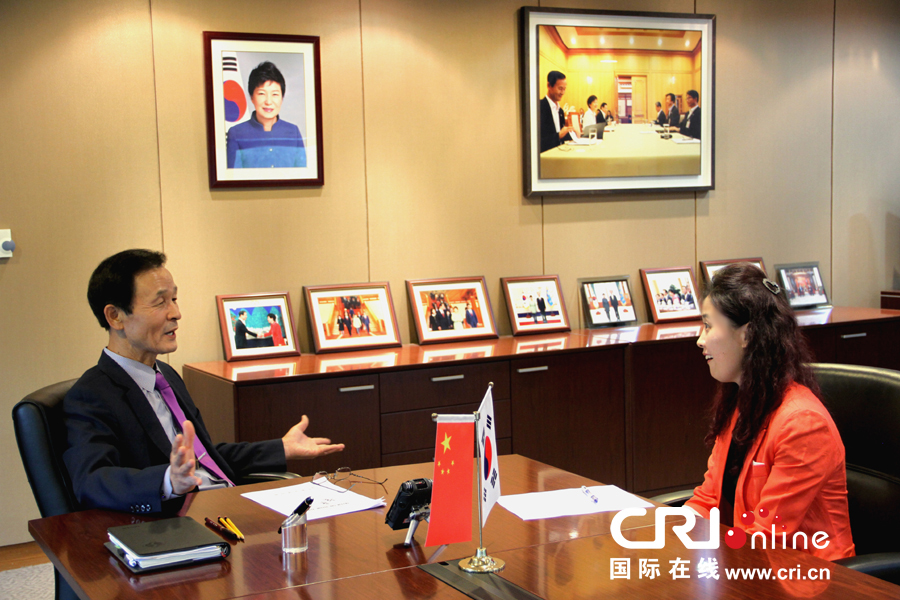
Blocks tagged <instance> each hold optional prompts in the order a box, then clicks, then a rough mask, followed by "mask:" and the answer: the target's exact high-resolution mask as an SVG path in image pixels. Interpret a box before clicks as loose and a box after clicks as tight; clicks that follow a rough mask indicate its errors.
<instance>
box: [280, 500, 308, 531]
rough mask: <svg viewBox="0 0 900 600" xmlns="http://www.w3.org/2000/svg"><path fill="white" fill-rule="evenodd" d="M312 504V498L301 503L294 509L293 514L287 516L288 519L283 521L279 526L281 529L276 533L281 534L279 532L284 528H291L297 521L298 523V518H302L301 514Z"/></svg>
mask: <svg viewBox="0 0 900 600" xmlns="http://www.w3.org/2000/svg"><path fill="white" fill-rule="evenodd" d="M312 503H313V498H312V496H310V497H309V498H307V499H306V500H304V501H303V502H301V503H300V504H299V506H297V508H295V509H294V512H292V513H291V514H289V515H288V518H287V519H285V520H284V523H282V524H281V527H279V528H278V533H281V530H282V529H284V528H285V527H292V526H293V525H294V524H295V523H296V522H297V521H299V520H300V517H302V516H303V513H305V512H306V511H307V510H309V507H310V506H311V505H312Z"/></svg>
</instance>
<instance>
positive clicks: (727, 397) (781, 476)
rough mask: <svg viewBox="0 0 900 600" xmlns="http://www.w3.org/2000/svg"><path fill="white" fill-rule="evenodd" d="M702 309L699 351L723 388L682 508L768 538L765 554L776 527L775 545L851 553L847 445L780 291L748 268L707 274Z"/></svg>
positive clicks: (832, 554) (829, 554) (831, 554)
mask: <svg viewBox="0 0 900 600" xmlns="http://www.w3.org/2000/svg"><path fill="white" fill-rule="evenodd" d="M701 312H702V317H703V332H702V333H701V335H700V338H699V339H698V340H697V345H698V346H699V347H700V348H701V349H702V350H703V356H704V358H705V359H706V361H707V364H708V365H709V371H710V374H711V375H712V376H713V377H714V378H715V379H716V380H717V381H719V389H718V392H717V394H716V397H715V400H714V404H713V409H712V425H711V427H710V431H709V434H708V435H707V442H708V443H711V444H713V449H712V454H711V455H710V457H709V462H708V466H707V471H706V475H705V476H704V479H703V483H702V484H701V485H700V486H699V487H697V488H696V489H695V490H694V496H693V497H692V498H691V499H690V500H689V501H688V502H687V504H686V505H687V506H688V507H690V508H692V509H694V510H695V511H696V512H697V513H699V514H700V515H701V516H703V517H707V518H708V517H709V511H710V509H711V508H713V507H718V508H719V509H720V511H721V518H722V522H723V523H724V524H726V525H729V526H732V527H738V528H741V529H744V530H745V531H746V533H747V534H748V536H752V534H753V533H754V532H763V533H765V535H766V541H767V544H768V547H771V544H772V538H773V535H772V532H773V527H774V531H775V534H776V536H775V539H776V540H777V545H776V547H778V548H781V547H782V546H786V547H788V548H793V547H796V549H797V550H806V551H808V552H810V553H811V554H814V555H816V556H819V557H821V558H825V559H827V560H835V559H838V558H844V557H847V556H853V555H854V554H855V551H854V546H853V538H852V536H851V533H850V517H849V513H848V509H847V478H846V470H845V465H844V445H843V443H842V442H841V436H840V434H839V433H838V430H837V427H835V424H834V421H833V420H832V419H831V415H829V414H828V410H827V409H826V408H825V407H824V406H823V405H822V402H821V401H820V400H819V398H818V394H819V386H818V385H817V383H816V380H815V377H814V376H813V373H812V370H811V369H810V368H809V366H808V363H809V361H810V353H809V350H808V348H807V346H806V342H805V340H804V338H803V336H802V334H801V333H800V329H799V327H798V326H797V320H796V319H795V318H794V314H793V311H792V310H791V308H790V306H789V305H788V303H787V300H786V299H785V298H784V296H783V295H782V294H781V293H780V289H779V286H778V284H776V283H774V282H773V281H770V280H768V279H766V276H765V274H764V273H763V272H762V270H760V269H759V268H757V267H755V266H753V265H750V264H747V263H740V264H734V265H730V266H728V267H726V268H724V269H722V270H720V271H719V272H718V273H716V275H715V277H713V280H712V283H711V284H710V287H709V289H708V290H707V293H706V297H705V298H704V299H703V303H702V306H701ZM797 532H802V533H803V534H805V535H800V536H796V538H795V534H796V533H797ZM818 532H824V534H826V535H827V538H823V537H822V535H821V534H819V535H818V536H817V537H815V538H814V536H816V534H818ZM782 533H786V534H787V535H786V537H785V536H782ZM757 537H759V536H757ZM795 540H796V541H795ZM804 540H805V543H804ZM814 540H818V543H815V544H814V543H813V541H814ZM785 542H786V543H785ZM757 547H759V544H757Z"/></svg>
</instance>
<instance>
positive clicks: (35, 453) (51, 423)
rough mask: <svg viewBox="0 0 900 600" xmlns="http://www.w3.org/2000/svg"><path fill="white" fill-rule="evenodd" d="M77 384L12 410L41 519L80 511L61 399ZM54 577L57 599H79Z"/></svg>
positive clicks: (39, 394) (31, 397)
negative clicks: (66, 456) (68, 457)
mask: <svg viewBox="0 0 900 600" xmlns="http://www.w3.org/2000/svg"><path fill="white" fill-rule="evenodd" d="M76 381H77V380H76V379H70V380H69V381H63V382H61V383H55V384H53V385H49V386H47V387H45V388H42V389H39V390H38V391H36V392H32V393H30V394H28V395H27V396H25V398H23V399H22V401H21V402H19V403H18V404H16V405H15V406H14V407H13V411H12V417H13V426H14V428H15V430H16V442H18V444H19V454H20V455H21V456H22V464H23V465H24V466H25V474H26V475H28V483H30V484H31V493H32V494H34V499H35V501H36V502H37V505H38V510H39V511H40V513H41V516H42V517H53V516H56V515H62V514H65V513H70V512H72V511H75V510H78V502H77V501H76V500H75V495H74V494H73V493H72V482H71V481H70V480H69V471H68V470H67V469H66V465H65V464H63V460H62V454H63V452H65V450H66V424H65V421H64V418H63V412H62V399H63V398H65V396H66V393H67V392H68V391H69V389H70V388H71V387H72V386H73V385H74V384H75V382H76ZM53 575H54V579H55V582H56V586H55V588H56V594H55V597H56V600H78V596H77V595H76V594H75V592H74V591H73V590H72V588H71V587H69V584H68V583H67V582H66V580H65V579H63V578H62V576H61V575H60V573H59V571H58V570H56V569H54V570H53Z"/></svg>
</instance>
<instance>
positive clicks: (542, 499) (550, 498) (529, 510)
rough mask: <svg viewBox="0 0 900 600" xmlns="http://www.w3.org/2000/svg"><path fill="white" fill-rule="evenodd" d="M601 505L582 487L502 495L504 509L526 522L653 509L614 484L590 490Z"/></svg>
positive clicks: (651, 505)
mask: <svg viewBox="0 0 900 600" xmlns="http://www.w3.org/2000/svg"><path fill="white" fill-rule="evenodd" d="M588 489H589V490H590V491H591V493H592V494H594V496H596V497H597V499H598V500H599V502H596V503H595V502H594V501H593V500H591V498H589V497H588V496H587V495H586V494H585V493H584V492H582V491H581V488H571V489H567V490H555V491H552V492H533V493H530V494H516V495H514V496H500V500H498V502H499V503H500V506H502V507H503V508H505V509H506V510H508V511H509V512H511V513H513V514H514V515H516V516H517V517H519V518H520V519H522V520H523V521H531V520H534V519H552V518H554V517H567V516H573V515H589V514H592V513H599V512H608V511H611V510H622V509H623V508H633V507H644V508H652V507H653V504H650V503H649V502H647V501H646V500H641V499H640V498H638V497H637V496H635V495H634V494H630V493H628V492H626V491H625V490H623V489H621V488H618V487H616V486H614V485H598V486H595V487H590V488H588Z"/></svg>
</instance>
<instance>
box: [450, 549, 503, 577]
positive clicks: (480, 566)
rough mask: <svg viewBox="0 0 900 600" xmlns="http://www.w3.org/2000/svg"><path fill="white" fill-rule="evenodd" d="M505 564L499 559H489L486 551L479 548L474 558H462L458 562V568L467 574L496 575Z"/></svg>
mask: <svg viewBox="0 0 900 600" xmlns="http://www.w3.org/2000/svg"><path fill="white" fill-rule="evenodd" d="M505 566H506V563H505V562H504V561H503V560H501V559H499V558H491V557H490V556H488V554H487V550H485V549H484V548H479V549H478V550H476V551H475V556H470V557H469V558H464V559H462V560H461V561H459V568H460V569H462V570H463V571H466V572H467V573H496V572H497V571H502V570H503V568H504V567H505Z"/></svg>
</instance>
